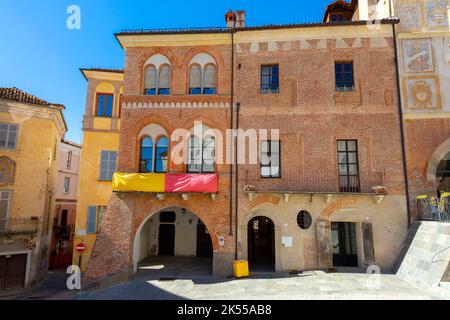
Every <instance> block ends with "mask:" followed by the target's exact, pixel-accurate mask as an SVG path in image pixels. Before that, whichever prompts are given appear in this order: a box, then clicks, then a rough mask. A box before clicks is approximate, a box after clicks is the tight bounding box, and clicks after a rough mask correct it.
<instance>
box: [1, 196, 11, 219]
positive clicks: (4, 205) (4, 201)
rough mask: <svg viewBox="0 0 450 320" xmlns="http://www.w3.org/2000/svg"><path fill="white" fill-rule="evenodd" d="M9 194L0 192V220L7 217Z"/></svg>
mask: <svg viewBox="0 0 450 320" xmlns="http://www.w3.org/2000/svg"><path fill="white" fill-rule="evenodd" d="M9 194H10V193H9V191H2V192H0V220H2V219H3V220H5V219H6V218H7V217H8V207H9ZM0 222H1V221H0Z"/></svg>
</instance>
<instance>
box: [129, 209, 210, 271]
mask: <svg viewBox="0 0 450 320" xmlns="http://www.w3.org/2000/svg"><path fill="white" fill-rule="evenodd" d="M212 259H213V244H212V240H211V236H210V234H209V232H208V228H207V226H206V225H205V224H204V223H203V221H202V220H201V219H200V218H199V217H198V216H196V215H195V214H194V213H192V212H191V211H189V210H187V209H185V208H180V207H168V208H165V209H162V210H159V211H158V212H155V213H154V214H152V215H150V216H149V217H147V218H146V219H145V220H144V221H143V222H142V224H141V225H140V226H139V228H138V230H137V232H136V236H135V240H134V249H133V267H134V271H135V272H138V271H141V270H144V271H145V270H151V271H155V272H156V271H158V272H159V274H165V275H171V274H176V275H180V274H181V275H186V276H188V275H191V274H194V273H199V274H202V275H210V274H212ZM166 273H167V274H166Z"/></svg>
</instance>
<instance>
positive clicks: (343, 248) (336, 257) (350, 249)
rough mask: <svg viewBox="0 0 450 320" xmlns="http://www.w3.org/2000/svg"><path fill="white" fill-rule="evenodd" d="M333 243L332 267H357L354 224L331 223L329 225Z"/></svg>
mask: <svg viewBox="0 0 450 320" xmlns="http://www.w3.org/2000/svg"><path fill="white" fill-rule="evenodd" d="M331 236H332V242H333V265H334V266H335V267H357V266H358V253H357V247H356V224H355V223H352V222H333V223H332V224H331Z"/></svg>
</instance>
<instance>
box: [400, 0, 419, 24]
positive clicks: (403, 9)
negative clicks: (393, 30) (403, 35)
mask: <svg viewBox="0 0 450 320" xmlns="http://www.w3.org/2000/svg"><path fill="white" fill-rule="evenodd" d="M421 1H423V0H421ZM395 11H396V12H397V15H398V18H400V21H401V22H402V23H400V25H399V29H400V31H420V30H421V29H422V25H423V11H422V7H421V6H418V5H417V4H416V3H415V2H409V1H408V2H406V1H396V2H395Z"/></svg>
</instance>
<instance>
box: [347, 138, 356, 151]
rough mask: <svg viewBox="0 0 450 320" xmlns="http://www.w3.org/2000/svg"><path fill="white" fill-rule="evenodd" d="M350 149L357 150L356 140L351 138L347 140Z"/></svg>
mask: <svg viewBox="0 0 450 320" xmlns="http://www.w3.org/2000/svg"><path fill="white" fill-rule="evenodd" d="M347 145H348V151H356V141H354V140H350V141H348V142H347Z"/></svg>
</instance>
